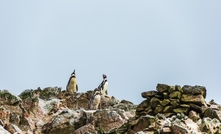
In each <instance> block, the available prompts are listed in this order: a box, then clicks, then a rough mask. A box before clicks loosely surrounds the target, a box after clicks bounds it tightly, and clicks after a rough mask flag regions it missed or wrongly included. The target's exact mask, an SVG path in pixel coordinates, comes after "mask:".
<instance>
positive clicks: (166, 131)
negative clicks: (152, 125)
mask: <svg viewBox="0 0 221 134" xmlns="http://www.w3.org/2000/svg"><path fill="white" fill-rule="evenodd" d="M161 134H171V129H170V128H169V127H164V128H163V129H162V132H161Z"/></svg>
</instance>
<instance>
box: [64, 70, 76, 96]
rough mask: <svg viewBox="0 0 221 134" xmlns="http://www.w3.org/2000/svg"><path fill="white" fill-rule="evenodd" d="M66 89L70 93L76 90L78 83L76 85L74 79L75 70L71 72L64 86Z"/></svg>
mask: <svg viewBox="0 0 221 134" xmlns="http://www.w3.org/2000/svg"><path fill="white" fill-rule="evenodd" d="M66 90H67V91H68V92H70V93H75V92H77V91H78V85H77V79H76V75H75V70H74V72H73V73H72V74H71V76H70V78H69V81H68V84H67V86H66Z"/></svg>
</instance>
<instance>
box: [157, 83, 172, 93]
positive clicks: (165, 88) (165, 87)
mask: <svg viewBox="0 0 221 134" xmlns="http://www.w3.org/2000/svg"><path fill="white" fill-rule="evenodd" d="M156 88H157V91H158V92H160V93H163V92H167V91H168V90H169V89H170V86H168V85H166V84H157V87H156Z"/></svg>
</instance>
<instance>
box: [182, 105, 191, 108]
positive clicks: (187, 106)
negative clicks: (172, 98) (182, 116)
mask: <svg viewBox="0 0 221 134" xmlns="http://www.w3.org/2000/svg"><path fill="white" fill-rule="evenodd" d="M180 107H186V108H189V107H190V105H187V104H180Z"/></svg>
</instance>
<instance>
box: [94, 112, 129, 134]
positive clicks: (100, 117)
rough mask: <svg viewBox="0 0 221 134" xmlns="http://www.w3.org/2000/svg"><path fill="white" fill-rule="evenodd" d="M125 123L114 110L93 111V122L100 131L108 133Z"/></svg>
mask: <svg viewBox="0 0 221 134" xmlns="http://www.w3.org/2000/svg"><path fill="white" fill-rule="evenodd" d="M124 123H126V120H124V119H123V118H122V117H121V116H120V115H119V114H118V113H117V112H116V111H110V110H101V111H97V112H96V113H94V124H96V127H97V128H96V129H97V130H98V132H100V133H108V132H110V131H111V130H113V129H114V128H118V127H120V126H121V125H123V124H124Z"/></svg>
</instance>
